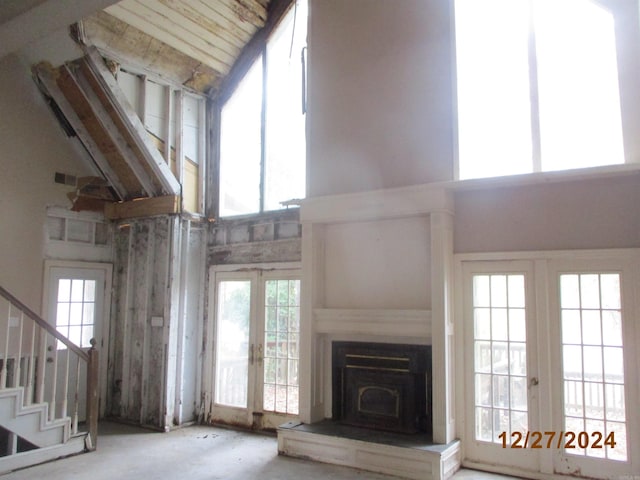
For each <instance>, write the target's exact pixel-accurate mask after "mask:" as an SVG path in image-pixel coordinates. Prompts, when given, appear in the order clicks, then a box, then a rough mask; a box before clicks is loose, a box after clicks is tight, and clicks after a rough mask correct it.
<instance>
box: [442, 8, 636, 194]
mask: <svg viewBox="0 0 640 480" xmlns="http://www.w3.org/2000/svg"><path fill="white" fill-rule="evenodd" d="M593 1H594V2H595V3H597V4H599V5H601V6H605V7H607V8H609V9H610V11H611V13H612V15H613V17H614V24H615V43H616V56H617V62H618V87H619V96H620V117H621V126H622V149H623V155H624V162H623V163H621V164H602V165H598V166H584V167H577V168H571V169H563V170H543V169H542V164H541V157H540V126H539V108H538V102H537V101H535V102H533V101H532V102H531V109H532V111H531V118H532V126H531V130H532V132H531V141H532V148H533V152H532V167H533V168H532V169H531V170H529V171H527V172H525V173H518V174H506V175H498V176H490V177H470V178H461V177H460V170H461V168H460V167H461V162H460V131H459V123H458V87H457V76H458V68H457V47H456V5H455V3H456V0H449V9H450V18H451V24H450V25H451V37H450V38H451V59H452V62H451V63H452V65H451V67H452V70H451V71H452V79H451V81H452V111H453V122H452V131H453V138H454V148H453V179H452V181H453V182H455V183H462V184H465V185H466V184H471V185H475V184H476V183H477V182H481V184H484V183H485V182H496V181H497V182H500V183H504V182H505V180H506V182H507V183H511V182H513V181H515V182H521V181H522V179H527V180H525V181H526V182H529V181H530V180H528V179H529V178H531V179H532V180H533V181H534V182H535V181H542V182H546V181H549V180H553V179H558V178H559V179H563V178H568V177H569V178H571V177H585V176H589V177H591V176H608V175H611V174H620V173H622V174H624V173H625V172H636V171H640V139H639V138H635V137H636V135H635V131H636V130H637V127H638V125H640V99H638V98H637V95H636V93H635V91H636V89H637V88H636V84H637V81H636V79H637V78H638V76H640V63H639V62H637V60H636V58H637V57H638V56H640V43H639V39H640V11H638V9H637V8H635V9H634V8H633V4H632V3H633V2H625V0H593ZM529 33H531V29H530V31H529ZM528 45H529V46H528V50H529V59H531V56H532V53H531V52H532V48H533V51H535V36H534V35H531V34H530V35H529V43H528ZM533 57H534V58H533V61H534V65H536V63H535V62H536V59H535V55H533ZM535 70H536V69H535V68H534V69H532V70H531V71H530V72H529V80H530V85H531V86H530V89H531V91H532V93H535V95H537V88H538V80H537V72H536V71H535ZM534 129H535V132H534ZM507 179H508V180H507Z"/></svg>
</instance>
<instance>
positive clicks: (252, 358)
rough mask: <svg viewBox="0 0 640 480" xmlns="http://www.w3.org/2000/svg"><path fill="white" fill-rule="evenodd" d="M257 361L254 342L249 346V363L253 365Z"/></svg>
mask: <svg viewBox="0 0 640 480" xmlns="http://www.w3.org/2000/svg"><path fill="white" fill-rule="evenodd" d="M254 361H255V345H254V344H253V343H252V344H251V346H250V347H249V365H253V362H254Z"/></svg>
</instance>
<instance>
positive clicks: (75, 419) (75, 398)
mask: <svg viewBox="0 0 640 480" xmlns="http://www.w3.org/2000/svg"><path fill="white" fill-rule="evenodd" d="M79 392H80V357H78V362H77V364H76V391H75V393H74V395H73V422H72V426H71V428H72V432H73V435H76V434H77V433H78V406H79V405H80V398H79Z"/></svg>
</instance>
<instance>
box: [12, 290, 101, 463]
mask: <svg viewBox="0 0 640 480" xmlns="http://www.w3.org/2000/svg"><path fill="white" fill-rule="evenodd" d="M2 299H4V301H2ZM5 313H6V315H5ZM3 336H4V338H3ZM90 343H91V348H90V349H89V350H88V351H85V350H83V349H82V348H80V347H79V346H78V345H76V344H75V343H73V342H71V341H70V340H69V339H68V338H67V337H65V336H64V335H62V334H61V333H60V332H58V331H57V330H56V328H55V327H54V326H53V325H51V324H50V323H48V322H47V321H46V320H44V319H42V318H41V317H40V316H39V315H38V314H36V313H35V312H34V311H33V310H31V309H30V308H29V307H27V306H26V305H25V304H24V303H22V302H21V301H20V300H18V299H17V298H16V297H14V296H13V295H12V294H11V293H9V292H8V291H7V290H6V289H5V288H3V287H2V286H0V350H1V351H0V394H2V392H3V391H5V390H7V389H11V388H23V391H24V394H23V407H28V406H29V405H32V404H42V403H47V404H48V419H47V420H48V421H49V422H53V421H54V420H59V419H64V418H69V419H70V420H71V435H76V434H78V423H79V419H80V418H81V417H82V413H83V412H82V409H83V408H84V413H85V425H86V429H87V432H88V434H89V435H88V439H87V448H88V449H89V450H95V448H96V444H97V435H98V413H99V412H98V408H99V406H98V375H99V373H98V372H99V368H98V365H99V357H98V350H97V349H96V348H95V345H96V340H95V339H94V338H92V339H91V340H90ZM63 352H65V353H63ZM84 375H86V392H84V391H82V389H81V387H80V384H81V376H84ZM83 397H84V402H83ZM69 407H70V408H69ZM69 410H70V411H69ZM67 439H68V438H65V441H66V440H67Z"/></svg>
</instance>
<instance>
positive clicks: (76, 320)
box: [69, 303, 83, 325]
mask: <svg viewBox="0 0 640 480" xmlns="http://www.w3.org/2000/svg"><path fill="white" fill-rule="evenodd" d="M82 310H83V308H82V303H72V304H71V305H70V306H69V325H82Z"/></svg>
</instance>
